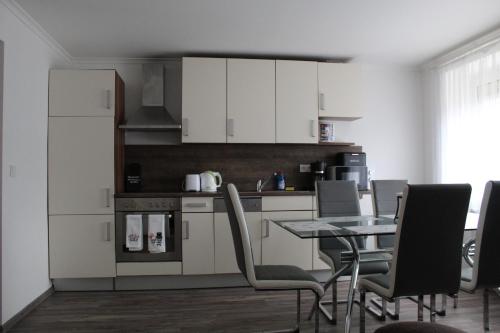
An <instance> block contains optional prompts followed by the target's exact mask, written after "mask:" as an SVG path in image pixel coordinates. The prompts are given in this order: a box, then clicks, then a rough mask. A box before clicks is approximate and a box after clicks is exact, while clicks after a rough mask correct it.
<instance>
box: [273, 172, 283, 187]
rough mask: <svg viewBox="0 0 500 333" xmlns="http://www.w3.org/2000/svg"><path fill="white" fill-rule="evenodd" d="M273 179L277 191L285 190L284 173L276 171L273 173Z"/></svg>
mask: <svg viewBox="0 0 500 333" xmlns="http://www.w3.org/2000/svg"><path fill="white" fill-rule="evenodd" d="M274 179H275V181H276V189H277V190H278V191H284V190H285V175H284V174H283V172H281V171H278V172H277V173H275V176H274Z"/></svg>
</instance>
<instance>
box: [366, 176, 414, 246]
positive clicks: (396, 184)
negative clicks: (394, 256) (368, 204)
mask: <svg viewBox="0 0 500 333" xmlns="http://www.w3.org/2000/svg"><path fill="white" fill-rule="evenodd" d="M407 183H408V181H407V180H403V179H384V180H372V181H371V188H372V204H373V214H374V215H375V216H384V215H389V216H391V217H392V216H394V215H395V214H396V209H397V206H398V203H397V194H398V193H400V192H403V190H404V189H405V186H406V184H407ZM376 241H377V247H378V248H379V249H387V248H392V247H394V236H393V235H383V236H377V237H376Z"/></svg>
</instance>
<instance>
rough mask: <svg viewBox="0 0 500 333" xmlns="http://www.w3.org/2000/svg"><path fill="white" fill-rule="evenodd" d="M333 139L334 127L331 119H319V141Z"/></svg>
mask: <svg viewBox="0 0 500 333" xmlns="http://www.w3.org/2000/svg"><path fill="white" fill-rule="evenodd" d="M334 141H335V127H334V126H333V120H328V119H320V120H319V142H334Z"/></svg>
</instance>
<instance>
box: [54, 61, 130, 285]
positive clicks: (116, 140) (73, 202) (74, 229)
mask: <svg viewBox="0 0 500 333" xmlns="http://www.w3.org/2000/svg"><path fill="white" fill-rule="evenodd" d="M123 88H124V86H123V81H122V80H121V78H120V77H119V76H118V74H117V73H116V72H115V71H114V70H52V71H51V73H50V83H49V90H50V91H49V96H50V99H49V139H48V192H49V193H48V194H49V196H48V201H49V256H50V277H51V278H82V277H113V276H115V275H116V263H115V252H114V248H115V245H114V244H115V243H114V230H115V228H114V193H115V190H118V191H121V190H122V188H121V187H122V186H123V184H122V182H123V177H122V174H121V170H122V165H121V164H122V158H123V153H122V149H123V133H122V132H121V131H120V130H118V126H117V125H118V123H119V122H121V121H122V117H123Z"/></svg>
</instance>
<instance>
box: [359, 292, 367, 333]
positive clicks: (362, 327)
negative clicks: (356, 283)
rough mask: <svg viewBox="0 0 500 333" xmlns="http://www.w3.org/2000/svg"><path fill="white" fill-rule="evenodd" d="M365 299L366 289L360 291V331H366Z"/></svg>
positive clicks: (362, 332) (363, 332) (360, 332)
mask: <svg viewBox="0 0 500 333" xmlns="http://www.w3.org/2000/svg"><path fill="white" fill-rule="evenodd" d="M365 299H366V291H365V290H363V289H361V290H360V291H359V333H365V326H366V325H365V324H366V323H365Z"/></svg>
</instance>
